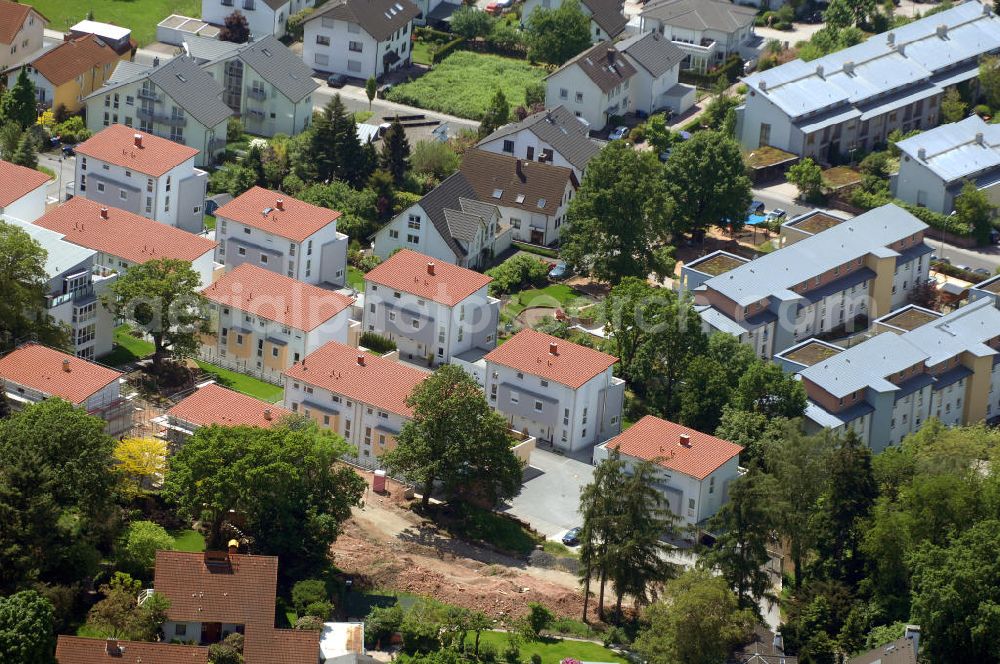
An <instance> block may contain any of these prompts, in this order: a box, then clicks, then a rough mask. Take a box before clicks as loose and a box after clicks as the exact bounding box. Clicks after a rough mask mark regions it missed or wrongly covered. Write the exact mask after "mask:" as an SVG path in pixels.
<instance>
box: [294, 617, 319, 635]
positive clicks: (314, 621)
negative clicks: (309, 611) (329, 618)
mask: <svg viewBox="0 0 1000 664" xmlns="http://www.w3.org/2000/svg"><path fill="white" fill-rule="evenodd" d="M293 628H294V629H304V630H314V631H317V632H318V631H319V630H321V629H323V619H322V618H319V617H318V616H313V615H309V616H302V617H301V618H299V619H298V620H296V621H295V625H293Z"/></svg>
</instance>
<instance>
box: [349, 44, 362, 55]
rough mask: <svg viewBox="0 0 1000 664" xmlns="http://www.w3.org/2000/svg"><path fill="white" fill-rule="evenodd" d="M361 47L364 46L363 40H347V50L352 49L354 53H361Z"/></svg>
mask: <svg viewBox="0 0 1000 664" xmlns="http://www.w3.org/2000/svg"><path fill="white" fill-rule="evenodd" d="M361 48H362V46H361V42H359V41H350V42H347V50H348V51H351V52H352V53H360V52H361Z"/></svg>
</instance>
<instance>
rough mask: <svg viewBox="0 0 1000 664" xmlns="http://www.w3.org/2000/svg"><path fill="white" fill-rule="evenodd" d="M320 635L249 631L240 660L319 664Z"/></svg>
mask: <svg viewBox="0 0 1000 664" xmlns="http://www.w3.org/2000/svg"><path fill="white" fill-rule="evenodd" d="M320 634H321V633H320V631H319V630H312V629H273V628H272V629H269V630H265V629H260V628H257V627H249V628H247V632H246V641H245V642H244V645H243V660H244V661H245V662H246V664H315V662H317V661H318V660H319V639H320ZM143 664H145V662H143Z"/></svg>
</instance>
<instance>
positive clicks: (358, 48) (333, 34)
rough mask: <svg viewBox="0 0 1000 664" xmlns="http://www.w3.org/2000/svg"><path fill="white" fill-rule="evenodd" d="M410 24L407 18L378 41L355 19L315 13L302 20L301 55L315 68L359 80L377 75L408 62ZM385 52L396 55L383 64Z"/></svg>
mask: <svg viewBox="0 0 1000 664" xmlns="http://www.w3.org/2000/svg"><path fill="white" fill-rule="evenodd" d="M406 1H407V2H409V0H406ZM412 27H413V23H412V21H411V22H408V23H406V24H405V25H403V27H402V28H400V29H398V30H396V31H394V32H393V34H392V35H391V36H390V37H389V39H386V40H383V41H379V40H378V39H376V38H375V37H373V36H372V35H370V34H369V33H368V32H366V31H365V30H364V29H363V28H362V27H361V26H360V25H358V24H357V23H353V22H348V21H343V20H339V19H335V18H331V17H329V16H319V17H315V18H312V19H310V20H309V21H307V22H306V24H305V30H304V35H303V38H302V42H303V45H302V59H303V60H305V63H306V65H308V66H309V67H312V68H313V69H316V70H319V71H324V72H333V73H337V74H344V75H345V76H349V77H351V78H359V79H363V80H367V79H369V78H371V77H375V78H376V79H377V78H380V77H381V76H382V74H384V73H386V72H388V71H392V70H393V69H398V68H399V67H403V66H405V65H407V64H409V62H410V57H411V54H410V33H411V30H412ZM388 53H395V54H396V56H398V58H399V59H398V60H396V61H395V62H394V63H391V64H388V65H387V64H386V62H387V61H386V59H385V58H386V54H388Z"/></svg>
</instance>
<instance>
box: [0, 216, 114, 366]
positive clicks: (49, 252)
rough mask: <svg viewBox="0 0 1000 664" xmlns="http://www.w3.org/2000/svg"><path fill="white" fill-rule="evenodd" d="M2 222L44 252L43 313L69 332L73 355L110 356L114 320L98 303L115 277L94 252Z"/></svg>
mask: <svg viewBox="0 0 1000 664" xmlns="http://www.w3.org/2000/svg"><path fill="white" fill-rule="evenodd" d="M6 222H7V223H9V224H13V225H15V226H17V227H18V228H20V229H21V230H23V231H24V232H25V233H27V234H28V235H30V236H31V238H32V239H33V240H35V241H36V242H38V244H39V245H41V247H42V249H44V250H45V274H46V276H47V278H48V283H47V285H46V295H45V312H44V313H47V314H48V315H49V316H51V317H52V318H53V319H54V320H55V321H56V322H57V323H59V324H61V325H63V326H65V327H66V328H67V329H68V330H69V333H70V342H71V344H72V351H73V354H75V355H76V356H77V357H82V358H84V359H87V360H92V359H94V358H95V357H100V356H102V355H106V354H107V353H110V352H111V348H112V340H113V337H114V327H115V321H114V316H113V315H112V314H111V312H109V311H108V310H107V309H106V308H105V307H104V306H103V305H102V304H101V301H100V300H101V296H102V295H104V294H105V293H107V292H108V288H109V287H110V286H111V284H112V283H113V282H114V280H115V279H116V278H117V277H116V275H114V274H110V273H107V272H104V271H102V270H101V268H100V267H99V266H98V264H97V260H96V259H97V252H95V251H93V250H92V249H87V248H85V247H81V246H79V245H76V244H73V243H72V242H69V241H67V240H66V239H65V238H64V237H63V234H62V233H57V232H55V231H50V230H49V229H47V228H42V227H41V226H36V225H35V224H29V223H27V222H23V221H18V220H13V219H11V218H9V217H8V218H7V219H6Z"/></svg>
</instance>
